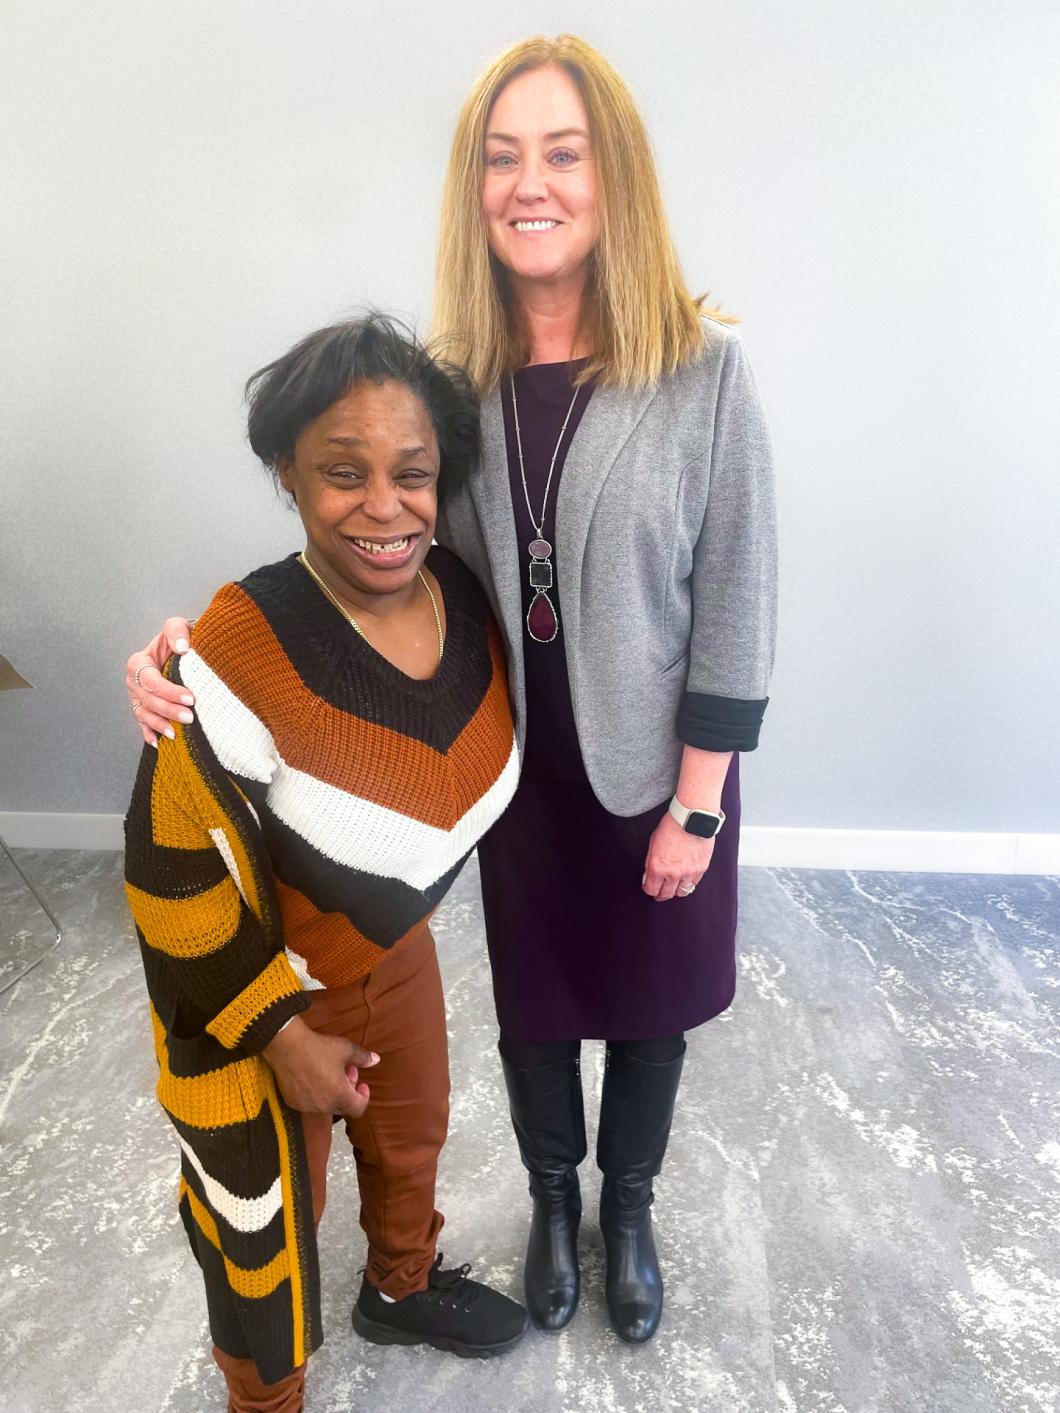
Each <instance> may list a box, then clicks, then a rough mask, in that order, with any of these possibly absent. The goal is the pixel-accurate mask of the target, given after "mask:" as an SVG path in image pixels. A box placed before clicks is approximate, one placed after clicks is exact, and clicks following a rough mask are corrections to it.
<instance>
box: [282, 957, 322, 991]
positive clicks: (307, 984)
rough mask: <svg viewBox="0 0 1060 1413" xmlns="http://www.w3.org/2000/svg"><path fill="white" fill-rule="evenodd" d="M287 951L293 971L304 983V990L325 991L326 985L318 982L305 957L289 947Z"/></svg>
mask: <svg viewBox="0 0 1060 1413" xmlns="http://www.w3.org/2000/svg"><path fill="white" fill-rule="evenodd" d="M285 950H286V952H287V960H288V961H289V962H290V963H291V970H292V971H293V972H294V974H295V976H297V978H298V980H299V981H300V982H301V983H302V990H303V991H323V990H324V989H325V988H324V983H323V982H322V981H318V980H317V979H316V977H315V976H313V975H312V974H311V973H310V970H309V963H308V962H307V961H306V959H305V957H300V956H299V955H298V953H297V952H295V951H293V950H292V949H291V948H290V947H287V948H286V949H285Z"/></svg>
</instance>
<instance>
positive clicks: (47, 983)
mask: <svg viewBox="0 0 1060 1413" xmlns="http://www.w3.org/2000/svg"><path fill="white" fill-rule="evenodd" d="M19 857H20V861H21V862H23V866H24V867H26V868H27V870H28V871H30V872H31V874H32V876H33V877H34V878H35V879H36V880H37V881H38V883H39V885H40V886H41V887H42V889H43V890H45V891H46V892H47V894H48V895H49V897H50V899H51V900H52V902H53V905H54V908H55V910H56V912H57V913H58V914H59V916H60V917H61V918H62V920H63V922H64V923H65V925H66V927H67V929H68V942H67V944H66V945H65V946H64V949H63V951H62V953H61V954H57V956H56V957H55V958H53V959H50V960H49V961H47V962H46V963H45V964H44V965H43V966H42V967H40V968H38V970H37V971H36V972H34V973H33V974H32V976H31V977H30V978H29V979H28V980H27V981H26V982H23V983H22V984H21V985H20V986H18V987H17V988H16V989H15V990H14V991H13V992H12V993H9V994H8V995H7V996H5V997H3V998H0V1016H2V1034H0V1138H2V1144H3V1150H2V1153H3V1156H2V1162H0V1274H2V1277H3V1279H2V1282H0V1407H2V1408H3V1409H4V1410H12V1413H14V1410H18V1413H60V1410H77V1413H127V1411H128V1413H155V1410H158V1411H159V1413H163V1410H164V1413H207V1410H209V1409H212V1408H220V1407H222V1406H223V1400H222V1396H221V1394H222V1390H221V1384H220V1380H219V1376H218V1375H217V1373H216V1372H215V1370H214V1368H213V1366H212V1363H211V1361H210V1360H209V1357H208V1354H207V1348H206V1328H205V1323H204V1319H203V1306H202V1298H201V1294H200V1289H199V1284H198V1280H197V1276H196V1272H195V1270H194V1267H193V1264H192V1261H191V1258H190V1256H189V1255H188V1254H187V1252H186V1249H185V1246H184V1239H183V1236H182V1234H181V1232H180V1230H179V1228H178V1224H177V1221H176V1217H175V1211H174V1206H173V1203H174V1193H175V1173H176V1159H175V1153H174V1144H173V1141H172V1139H171V1137H170V1134H169V1131H168V1129H167V1126H166V1123H165V1120H164V1119H163V1117H162V1115H161V1113H160V1112H159V1111H158V1110H157V1109H156V1107H155V1104H154V1101H153V1099H152V1097H151V1084H152V1068H153V1060H152V1058H151V1055H150V1047H149V1039H148V1029H147V1022H146V1015H145V1008H144V997H143V983H142V980H141V974H140V968H139V961H138V958H137V955H136V952H135V950H134V948H133V946H132V945H131V941H130V929H129V924H128V921H127V918H126V914H125V911H124V907H123V902H122V897H121V888H120V863H119V859H118V857H117V856H116V855H114V854H72V853H68V854H54V853H53V854H48V853H36V854H35V853H22V854H20V856H19ZM1058 915H1060V880H1057V879H1049V878H1008V877H1006V878H990V877H952V876H951V877H945V876H941V877H940V876H922V875H912V874H902V875H898V874H859V875H852V874H843V873H811V872H784V871H771V870H765V869H748V870H745V872H744V877H743V914H742V916H743V922H742V958H741V973H742V984H741V989H740V993H739V997H738V1000H737V1003H736V1005H735V1006H734V1007H733V1009H732V1010H731V1011H730V1012H729V1013H728V1014H727V1015H726V1016H724V1017H722V1018H720V1019H719V1020H718V1021H716V1022H714V1023H713V1024H711V1025H708V1026H705V1027H704V1028H703V1029H702V1030H701V1031H699V1032H697V1033H696V1034H695V1035H694V1036H693V1037H692V1038H691V1044H690V1051H689V1058H688V1065H687V1070H686V1076H687V1078H686V1082H685V1086H684V1089H683V1093H682V1102H681V1107H680V1112H679V1117H678V1121H677V1125H676V1128H675V1133H674V1139H673V1143H672V1146H671V1154H670V1159H669V1162H668V1166H667V1170H666V1173H665V1174H664V1176H663V1178H662V1179H661V1180H660V1181H659V1183H658V1202H657V1205H656V1229H657V1233H658V1240H659V1245H660V1249H661V1254H662V1258H663V1261H664V1264H665V1269H666V1273H667V1279H668V1305H667V1313H666V1316H665V1320H664V1324H663V1326H662V1328H661V1330H660V1332H659V1334H658V1336H657V1337H656V1339H655V1340H654V1341H653V1343H652V1344H651V1345H648V1346H646V1347H644V1348H640V1349H631V1348H628V1347H626V1346H623V1345H621V1344H620V1343H619V1342H618V1341H617V1340H616V1339H615V1338H614V1337H613V1336H612V1335H611V1333H610V1332H609V1330H608V1328H607V1324H606V1318H605V1314H604V1310H603V1304H602V1299H601V1294H600V1281H601V1247H600V1241H599V1236H598V1234H597V1232H596V1230H595V1228H594V1225H593V1223H592V1221H591V1220H590V1221H588V1222H587V1223H586V1225H585V1228H584V1232H583V1253H584V1264H585V1268H586V1276H587V1279H586V1282H585V1285H586V1291H585V1298H584V1303H583V1307H582V1309H581V1310H580V1312H579V1314H578V1317H577V1319H576V1320H575V1322H574V1324H573V1325H572V1326H571V1327H570V1328H569V1330H567V1331H566V1332H565V1333H564V1334H562V1335H560V1336H547V1335H544V1334H541V1333H538V1332H536V1331H535V1332H531V1334H530V1335H529V1336H528V1337H527V1339H526V1340H525V1341H524V1343H523V1344H522V1345H521V1346H520V1348H519V1349H518V1350H516V1351H515V1352H514V1353H512V1354H511V1355H508V1356H507V1357H505V1358H504V1359H500V1360H495V1361H492V1362H490V1363H485V1364H478V1363H476V1362H471V1361H463V1360H457V1359H453V1358H452V1357H451V1356H446V1355H442V1354H437V1353H434V1352H433V1351H427V1350H400V1349H379V1348H376V1347H373V1346H371V1345H366V1344H363V1343H361V1342H360V1341H358V1340H357V1338H356V1336H354V1335H353V1334H352V1332H351V1330H350V1328H349V1324H348V1307H349V1304H350V1300H351V1293H352V1291H353V1290H354V1286H355V1278H354V1271H355V1270H356V1268H357V1267H358V1266H359V1265H360V1264H361V1261H362V1249H363V1248H362V1240H361V1235H360V1230H359V1228H358V1227H357V1225H356V1221H355V1204H354V1192H355V1189H354V1186H353V1183H352V1175H351V1171H350V1164H349V1162H348V1161H344V1160H345V1159H346V1154H345V1153H343V1152H342V1151H341V1150H339V1148H338V1145H336V1151H335V1153H334V1155H333V1161H332V1169H331V1178H332V1187H331V1193H330V1202H329V1209H328V1213H327V1215H326V1216H325V1227H326V1230H327V1238H328V1239H327V1241H326V1242H325V1244H324V1252H325V1255H324V1271H323V1279H324V1311H325V1320H326V1324H327V1328H328V1331H329V1334H328V1339H327V1342H326V1344H325V1346H324V1348H323V1349H322V1350H321V1351H320V1352H319V1353H318V1354H317V1355H316V1356H315V1357H314V1360H313V1368H312V1373H311V1382H310V1394H309V1406H310V1408H311V1409H313V1410H317V1413H325V1410H327V1413H338V1410H345V1409H351V1408H355V1409H359V1410H366V1413H382V1410H391V1409H399V1408H400V1409H410V1410H414V1413H421V1410H423V1411H426V1410H461V1413H474V1411H475V1410H490V1413H496V1410H499V1409H503V1410H505V1413H522V1410H526V1413H531V1410H532V1413H627V1410H628V1411H629V1413H632V1410H641V1409H644V1410H647V1409H650V1410H653V1413H654V1410H659V1413H692V1410H696V1413H700V1410H718V1413H722V1411H723V1413H794V1411H795V1410H797V1413H906V1410H910V1413H912V1411H913V1410H916V1413H920V1410H925V1413H1003V1410H1013V1413H1017V1410H1018V1413H1037V1411H1038V1410H1043V1413H1044V1410H1055V1409H1057V1408H1058V1407H1060V1354H1058V1344H1060V1336H1058V1315H1060V1259H1058V1257H1060V1235H1058V1230H1060V1200H1058V1192H1060V1131H1058V1124H1057V1118H1058V1112H1057V1111H1058V1108H1060V1099H1058V1090H1060V1084H1058V1079H1060V1067H1058V1065H1057V1057H1058V1052H1060V1033H1058V1032H1060V1026H1058V1014H1057V1001H1058V998H1060V968H1058V965H1057V963H1058V953H1060V946H1058V941H1057V932H1058ZM0 923H2V932H0V959H2V960H0V983H2V979H3V966H5V965H11V966H13V965H14V963H15V962H16V961H17V959H18V958H19V957H23V956H27V955H30V954H32V949H33V947H34V946H35V945H36V942H37V940H38V939H39V940H43V939H44V938H45V936H46V934H45V931H44V928H43V926H42V925H41V924H40V923H39V922H38V919H37V918H36V917H34V915H33V912H32V909H31V908H30V907H29V906H28V905H24V904H23V901H22V899H21V896H20V893H19V890H18V886H17V880H16V879H15V876H14V874H13V873H11V872H10V870H8V871H6V872H0ZM437 932H438V936H439V942H440V951H441V954H442V959H443V970H444V973H445V979H446V985H447V993H448V1000H449V1008H450V1031H451V1036H452V1046H453V1078H454V1100H455V1103H454V1110H453V1122H452V1136H451V1138H450V1142H449V1146H448V1148H447V1150H446V1154H445V1156H444V1158H443V1172H442V1179H441V1188H442V1191H441V1205H442V1206H443V1208H444V1209H445V1210H446V1211H447V1213H448V1223H447V1226H446V1230H445V1232H444V1233H443V1237H444V1241H443V1246H444V1249H445V1250H446V1252H447V1253H448V1254H449V1255H451V1256H452V1257H453V1258H455V1259H457V1260H470V1261H472V1262H473V1263H474V1266H475V1270H476V1273H477V1274H478V1275H480V1276H484V1277H485V1278H487V1279H489V1280H491V1281H493V1282H495V1283H496V1284H498V1285H500V1286H501V1287H502V1288H504V1289H506V1290H509V1291H511V1292H513V1293H518V1291H519V1284H520V1255H521V1247H522V1243H523V1239H524V1223H525V1217H526V1207H527V1200H526V1194H525V1184H524V1181H523V1177H522V1174H521V1169H520V1168H519V1167H518V1164H517V1160H516V1157H515V1153H514V1149H513V1145H512V1142H511V1139H510V1135H509V1131H508V1123H507V1118H506V1114H505V1107H504V1103H503V1100H502V1090H501V1086H500V1084H499V1076H498V1066H497V1063H496V1061H495V1057H494V1042H495V1027H494V1022H493V1015H492V1007H491V1004H490V996H489V983H488V975H487V969H486V963H485V958H484V951H483V943H482V928H481V921H480V913H479V909H478V904H477V887H476V879H475V876H474V870H473V868H469V869H468V870H466V871H465V874H464V877H463V878H462V879H461V880H460V882H459V884H458V885H457V888H456V889H455V891H454V893H453V895H452V897H451V899H450V901H449V902H448V903H447V904H446V907H445V909H444V911H443V913H442V914H441V915H440V917H439V921H438V928H437ZM12 937H14V943H13V944H12V943H10V942H9V940H8V939H10V938H12ZM589 1058H590V1063H589V1064H587V1066H586V1070H587V1074H588V1077H589V1081H588V1082H589V1087H590V1091H591V1094H592V1096H593V1097H592V1098H590V1100H589V1110H590V1112H595V1107H596V1104H595V1099H596V1096H597V1095H598V1092H599V1080H600V1065H599V1058H600V1057H599V1047H596V1046H593V1047H590V1056H589ZM584 1173H585V1178H586V1183H587V1186H588V1188H589V1189H590V1199H589V1203H588V1207H589V1210H590V1212H591V1210H592V1207H593V1200H594V1198H595V1193H596V1188H597V1176H596V1173H595V1171H594V1169H592V1167H591V1166H589V1165H586V1168H585V1169H584Z"/></svg>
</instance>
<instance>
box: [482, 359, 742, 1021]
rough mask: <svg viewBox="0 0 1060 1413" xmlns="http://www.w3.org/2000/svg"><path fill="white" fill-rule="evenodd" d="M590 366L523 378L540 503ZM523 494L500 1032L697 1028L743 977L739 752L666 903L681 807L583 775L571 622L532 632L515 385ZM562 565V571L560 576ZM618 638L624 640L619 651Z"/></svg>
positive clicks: (543, 369)
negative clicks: (665, 833)
mask: <svg viewBox="0 0 1060 1413" xmlns="http://www.w3.org/2000/svg"><path fill="white" fill-rule="evenodd" d="M577 367H578V365H577V364H575V365H571V364H567V363H546V364H538V365H535V366H533V367H530V368H524V369H522V370H521V371H520V372H518V373H516V375H515V387H516V396H517V398H518V401H519V426H520V430H521V433H522V443H523V459H524V464H525V468H526V482H527V488H528V490H529V495H530V503H531V505H532V506H533V509H534V513H535V515H536V514H540V510H541V503H542V500H543V498H544V491H545V481H546V478H547V476H548V467H549V461H550V460H551V457H552V452H553V449H554V448H555V445H556V440H557V438H558V436H559V432H560V428H561V426H562V425H563V419H564V417H565V416H566V413H567V409H568V407H569V406H570V402H571V397H572V395H573V383H572V376H573V372H574V371H576V369H577ZM591 395H592V388H591V386H588V385H587V386H586V387H584V388H583V389H582V390H581V391H580V392H579V395H578V399H577V402H576V403H575V407H574V411H573V413H572V415H571V418H570V421H569V423H568V425H567V432H566V435H565V436H564V439H563V446H562V447H561V448H560V453H559V456H558V457H557V459H556V468H555V471H554V472H553V476H552V487H551V490H550V491H549V497H548V507H547V510H546V515H545V523H544V537H545V539H546V540H549V541H550V542H551V544H552V545H553V546H554V553H553V556H552V559H553V565H554V566H555V564H556V563H557V562H558V561H559V559H560V557H561V556H562V554H563V540H562V535H560V537H559V538H558V539H557V535H556V517H555V506H556V498H557V489H558V485H559V479H560V476H561V474H562V470H563V462H564V460H565V458H566V449H567V448H568V447H569V445H570V443H571V441H572V439H573V436H574V433H575V431H576V429H577V425H578V422H579V421H580V419H581V416H582V413H583V412H584V411H585V407H586V405H587V404H588V402H589V399H590V397H591ZM502 402H503V408H504V428H505V438H506V442H507V448H508V472H509V479H510V481H511V490H512V505H513V508H514V510H515V524H516V532H517V538H518V541H519V546H520V554H521V559H522V561H523V562H522V564H521V576H520V577H521V581H522V590H523V623H524V628H523V648H524V653H525V660H526V745H525V750H524V755H523V771H522V776H521V779H520V782H519V787H518V789H517V791H516V794H515V797H514V799H513V800H512V803H511V804H510V805H509V806H508V809H507V810H506V811H505V813H504V814H503V815H502V816H501V818H500V820H499V821H498V822H497V823H496V824H495V825H494V826H493V828H492V829H491V830H490V832H489V833H488V834H487V835H486V837H485V838H484V839H483V840H482V841H481V842H480V843H479V848H478V855H479V866H480V870H481V875H482V900H483V905H484V910H485V919H486V939H487V943H488V946H489V954H490V962H491V965H492V968H493V993H494V997H495V999H496V1003H497V1017H498V1020H499V1021H500V1026H501V1030H502V1032H503V1033H504V1034H506V1035H508V1036H510V1037H511V1038H512V1039H513V1040H521V1041H524V1042H530V1043H538V1044H544V1043H548V1042H551V1041H557V1040H578V1039H582V1040H591V1039H596V1040H645V1039H651V1038H655V1037H659V1036H664V1035H673V1034H676V1033H677V1032H678V1031H682V1030H691V1029H692V1028H693V1027H694V1026H697V1025H701V1024H702V1023H703V1022H704V1021H707V1020H710V1019H711V1017H712V1016H716V1015H717V1014H718V1013H719V1012H720V1011H723V1010H725V1008H726V1007H727V1006H728V1005H729V1003H730V1002H731V1000H732V997H733V991H734V988H735V982H736V957H735V938H736V864H737V852H738V846H739V829H740V789H739V765H738V762H739V756H738V755H734V756H733V758H732V765H731V766H730V769H729V773H728V776H727V778H726V781H725V788H724V790H723V792H722V809H723V810H724V811H725V815H726V822H725V827H724V829H723V830H722V831H721V833H720V834H719V835H718V839H717V842H716V844H715V847H714V854H713V858H712V860H711V865H710V868H709V869H708V871H707V873H706V874H705V875H704V877H703V880H702V882H701V883H700V884H699V886H698V887H697V889H696V891H695V892H694V893H692V894H691V895H690V896H689V897H687V898H675V899H674V900H673V901H672V902H668V903H656V902H655V901H654V900H653V899H651V898H649V897H648V896H647V894H646V893H643V892H642V891H641V887H640V882H641V876H642V874H643V871H644V860H645V857H646V855H647V852H648V841H649V839H650V838H651V835H652V832H653V830H654V829H655V827H656V825H657V824H658V823H659V821H660V819H661V818H662V816H663V813H664V812H665V810H666V806H667V804H668V803H669V798H670V796H669V791H668V785H669V782H667V781H661V782H660V791H659V793H660V799H659V803H658V804H657V805H656V806H655V807H654V808H652V809H650V810H647V811H646V812H645V813H644V814H639V815H633V816H631V817H628V818H623V817H622V816H619V815H613V814H610V813H609V812H608V811H607V810H606V809H604V807H603V805H601V804H600V802H599V800H597V798H596V796H595V794H594V793H593V790H592V787H591V786H590V784H589V781H588V778H587V776H586V774H585V767H584V764H583V762H582V755H581V749H580V747H579V744H578V735H577V730H576V727H575V721H574V709H573V706H572V703H571V695H570V684H569V681H568V678H567V664H566V655H565V649H564V642H563V606H562V604H561V603H560V602H559V598H558V592H557V589H556V588H555V587H554V588H553V589H552V590H551V591H550V597H551V599H552V602H553V604H555V606H556V609H557V612H558V614H559V622H560V630H559V633H558V635H557V636H556V638H555V639H554V640H553V641H552V642H550V643H538V642H535V641H534V639H533V638H531V637H530V635H529V633H528V632H527V631H526V627H525V623H526V613H527V611H528V609H529V607H530V602H531V598H532V593H531V590H530V587H529V582H528V575H527V571H526V564H527V562H528V561H529V555H528V554H527V553H526V546H527V545H528V544H529V542H530V541H531V540H532V539H533V538H534V537H535V533H536V532H535V530H534V526H533V523H532V521H531V519H530V516H529V514H528V512H527V507H526V499H525V497H524V494H523V486H522V481H521V479H520V475H519V460H518V454H517V451H516V441H515V423H514V420H513V416H512V405H511V393H510V388H509V385H508V384H507V383H505V384H504V385H503V387H502ZM556 577H557V576H556V575H555V574H554V575H553V578H554V580H555V579H556ZM619 650H620V645H619V644H617V643H616V651H619Z"/></svg>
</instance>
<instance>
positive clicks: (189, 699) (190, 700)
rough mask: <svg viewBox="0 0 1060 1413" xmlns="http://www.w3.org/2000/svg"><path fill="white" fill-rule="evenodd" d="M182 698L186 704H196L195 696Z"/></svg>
mask: <svg viewBox="0 0 1060 1413" xmlns="http://www.w3.org/2000/svg"><path fill="white" fill-rule="evenodd" d="M180 700H181V701H182V702H183V703H184V705H185V706H194V705H195V698H194V697H181V699H180Z"/></svg>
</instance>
